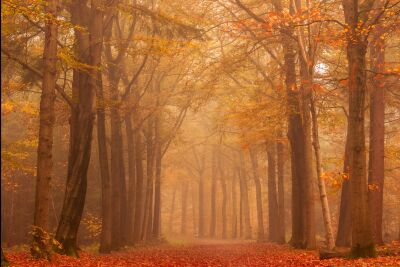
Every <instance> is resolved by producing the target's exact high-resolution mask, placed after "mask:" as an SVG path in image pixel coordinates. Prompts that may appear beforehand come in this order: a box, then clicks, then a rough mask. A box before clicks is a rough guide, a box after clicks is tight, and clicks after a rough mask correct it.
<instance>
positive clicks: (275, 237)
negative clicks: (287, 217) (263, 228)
mask: <svg viewBox="0 0 400 267" xmlns="http://www.w3.org/2000/svg"><path fill="white" fill-rule="evenodd" d="M275 155H276V151H275V144H274V145H271V144H267V158H268V218H269V220H268V231H269V233H268V236H269V240H270V241H271V242H279V225H278V218H279V206H278V195H277V192H278V190H277V189H278V188H277V183H276V158H275Z"/></svg>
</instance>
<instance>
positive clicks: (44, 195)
mask: <svg viewBox="0 0 400 267" xmlns="http://www.w3.org/2000/svg"><path fill="white" fill-rule="evenodd" d="M57 4H58V1H57V0H48V1H47V5H46V13H47V14H48V15H49V16H50V18H49V19H48V20H47V21H46V25H45V44H44V51H43V64H44V69H43V81H42V94H41V98H40V111H39V118H40V123H39V143H38V149H37V175H36V196H35V213H34V222H33V224H34V226H35V227H37V228H39V229H34V240H33V243H32V249H31V252H32V256H34V257H35V258H47V259H49V258H50V255H49V253H47V252H46V248H45V247H43V245H45V246H46V244H43V241H44V239H43V238H44V236H43V235H41V234H39V233H40V232H41V231H45V232H48V230H49V229H48V226H49V206H50V204H49V203H50V202H49V199H50V187H51V176H52V171H53V155H52V148H53V128H54V120H55V114H54V100H55V97H56V95H55V86H56V81H57V66H56V63H57V33H58V29H57V27H58V26H57V23H56V22H55V21H54V20H55V18H56V17H57ZM36 230H39V231H36ZM2 256H3V250H2ZM2 259H3V258H2ZM2 261H3V260H2Z"/></svg>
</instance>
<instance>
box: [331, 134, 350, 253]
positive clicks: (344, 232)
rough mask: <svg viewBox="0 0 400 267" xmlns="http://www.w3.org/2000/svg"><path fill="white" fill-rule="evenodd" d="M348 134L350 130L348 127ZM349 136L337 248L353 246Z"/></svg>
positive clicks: (344, 167)
mask: <svg viewBox="0 0 400 267" xmlns="http://www.w3.org/2000/svg"><path fill="white" fill-rule="evenodd" d="M347 132H349V129H348V127H347ZM349 144H350V143H349V135H348V134H347V137H346V145H345V152H344V164H343V182H342V194H341V197H340V213H339V225H338V230H337V236H336V243H335V244H336V246H337V247H350V246H351V228H352V227H351V206H350V205H351V204H350V203H351V196H350V180H349V153H350V151H349V149H350V146H349Z"/></svg>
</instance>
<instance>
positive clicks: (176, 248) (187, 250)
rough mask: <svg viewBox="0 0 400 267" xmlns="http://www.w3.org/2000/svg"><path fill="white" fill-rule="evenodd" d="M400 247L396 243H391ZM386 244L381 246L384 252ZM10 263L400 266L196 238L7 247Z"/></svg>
mask: <svg viewBox="0 0 400 267" xmlns="http://www.w3.org/2000/svg"><path fill="white" fill-rule="evenodd" d="M393 246H395V247H397V248H398V247H399V244H398V243H396V244H394V245H392V247H393ZM387 249H391V247H390V246H389V248H387V247H383V248H380V253H379V254H381V255H382V254H383V255H384V250H387ZM5 254H6V257H7V258H8V260H9V261H10V263H11V265H10V266H18V267H24V266H30V267H34V266H65V267H66V266H82V267H83V266H85V267H89V266H90V267H92V266H93V267H100V266H104V267H105V266H112V267H123V266H171V267H172V266H240V267H242V266H284V267H300V266H326V267H328V266H330V267H339V266H340V267H350V266H351V267H357V266H360V267H361V266H362V267H365V266H374V267H379V266H390V267H392V266H400V254H397V256H385V257H382V256H380V257H377V258H373V259H358V260H349V259H329V260H319V259H318V253H317V252H315V251H303V250H294V249H291V248H290V247H288V246H281V245H275V244H270V243H253V242H235V243H232V242H229V243H227V242H205V241H203V242H196V243H193V244H165V245H159V246H148V247H140V248H136V249H128V248H127V249H124V250H123V251H121V252H114V253H112V254H109V255H99V254H97V253H90V252H81V254H80V258H79V259H74V258H70V257H66V256H61V255H55V256H54V257H53V259H52V261H51V262H45V261H37V260H34V259H32V258H31V257H30V255H29V254H28V253H27V252H12V251H8V252H7V251H6V253H5Z"/></svg>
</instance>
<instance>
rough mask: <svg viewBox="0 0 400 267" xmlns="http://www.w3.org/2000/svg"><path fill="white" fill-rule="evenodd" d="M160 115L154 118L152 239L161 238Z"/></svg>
mask: <svg viewBox="0 0 400 267" xmlns="http://www.w3.org/2000/svg"><path fill="white" fill-rule="evenodd" d="M160 123H161V122H160V114H157V115H156V118H155V126H154V127H155V131H154V139H155V146H156V151H155V165H156V173H155V175H156V177H155V182H154V222H153V238H154V239H160V237H161V160H162V155H161V140H160Z"/></svg>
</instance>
